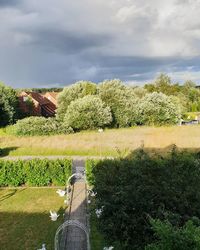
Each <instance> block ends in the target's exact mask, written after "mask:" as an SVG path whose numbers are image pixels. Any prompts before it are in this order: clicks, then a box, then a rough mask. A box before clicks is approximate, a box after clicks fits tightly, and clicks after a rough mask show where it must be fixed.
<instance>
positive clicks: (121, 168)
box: [87, 150, 200, 250]
mask: <svg viewBox="0 0 200 250" xmlns="http://www.w3.org/2000/svg"><path fill="white" fill-rule="evenodd" d="M87 173H88V175H89V176H88V177H89V182H90V184H92V185H93V186H94V190H95V191H96V192H97V196H96V197H95V198H96V204H97V208H101V207H102V206H104V207H103V213H102V215H101V217H100V219H99V226H100V228H101V230H102V231H103V232H104V234H105V235H106V237H107V239H108V240H110V243H111V244H112V245H113V244H114V245H115V246H120V247H119V248H116V249H120V250H122V249H137V250H140V249H144V247H145V246H147V245H148V244H150V243H153V242H154V239H155V238H154V235H153V232H152V230H151V225H150V223H149V217H152V218H154V219H160V220H161V221H165V220H168V221H169V222H170V223H171V224H172V225H173V226H175V227H177V228H181V227H182V226H183V225H184V224H185V223H186V222H187V221H188V220H190V219H192V218H193V217H196V218H200V210H199V204H200V159H199V158H198V155H194V154H189V153H186V152H182V153H177V152H176V151H175V150H174V151H173V152H172V153H171V154H170V156H167V157H165V158H163V157H159V156H157V157H155V156H154V157H150V156H149V155H147V154H146V153H144V151H143V150H140V151H138V152H137V153H136V154H135V155H133V156H132V157H129V158H125V159H115V160H104V161H99V162H96V163H95V162H90V163H88V166H87ZM198 220H199V219H198ZM105 225H106V226H105Z"/></svg>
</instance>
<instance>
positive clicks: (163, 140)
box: [0, 125, 200, 156]
mask: <svg viewBox="0 0 200 250" xmlns="http://www.w3.org/2000/svg"><path fill="white" fill-rule="evenodd" d="M143 143H144V146H145V147H146V148H148V149H149V150H154V149H156V150H165V149H166V148H167V147H169V146H170V145H172V144H176V145H177V146H178V147H180V148H188V149H199V148H200V126H199V125H193V126H171V127H134V128H122V129H107V130H105V131H104V132H103V133H98V132H97V131H85V132H80V133H76V134H70V135H57V136H35V137H15V136H10V135H7V134H6V133H5V132H4V131H3V130H0V148H3V155H4V156H5V155H9V156H20V155H69V156H72V155H86V156H101V155H102V156H116V155H118V152H119V151H120V152H121V154H127V153H128V152H130V151H131V150H134V149H136V148H138V147H140V146H141V144H143Z"/></svg>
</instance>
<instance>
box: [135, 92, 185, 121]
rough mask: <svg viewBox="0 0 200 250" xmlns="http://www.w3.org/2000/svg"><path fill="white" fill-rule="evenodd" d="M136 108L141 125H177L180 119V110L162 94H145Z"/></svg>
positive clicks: (173, 101) (169, 98)
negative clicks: (137, 108)
mask: <svg viewBox="0 0 200 250" xmlns="http://www.w3.org/2000/svg"><path fill="white" fill-rule="evenodd" d="M176 104H178V103H176ZM138 107H139V117H140V123H141V124H146V125H166V124H177V123H178V122H179V120H180V117H181V109H180V107H179V106H177V105H175V100H174V99H173V98H171V97H169V96H166V95H165V94H162V93H156V92H154V93H151V94H147V95H146V96H145V97H144V98H143V99H142V100H141V102H140V104H139V106H138Z"/></svg>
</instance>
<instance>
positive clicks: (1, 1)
mask: <svg viewBox="0 0 200 250" xmlns="http://www.w3.org/2000/svg"><path fill="white" fill-rule="evenodd" d="M19 3H20V0H0V8H1V7H8V6H16V5H18V4H19Z"/></svg>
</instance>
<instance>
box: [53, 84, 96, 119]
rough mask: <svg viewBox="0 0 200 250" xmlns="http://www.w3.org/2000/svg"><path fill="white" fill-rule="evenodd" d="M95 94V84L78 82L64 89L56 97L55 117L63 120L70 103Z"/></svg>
mask: <svg viewBox="0 0 200 250" xmlns="http://www.w3.org/2000/svg"><path fill="white" fill-rule="evenodd" d="M96 92H97V87H96V84H95V83H92V82H88V81H79V82H76V83H75V84H73V85H70V86H69V87H65V88H64V89H63V91H62V92H61V93H60V94H59V95H58V109H57V117H58V118H59V119H61V120H63V119H64V116H65V114H66V111H67V108H68V106H69V105H70V103H71V102H72V101H75V100H76V99H78V98H82V97H84V96H87V95H95V94H96Z"/></svg>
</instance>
